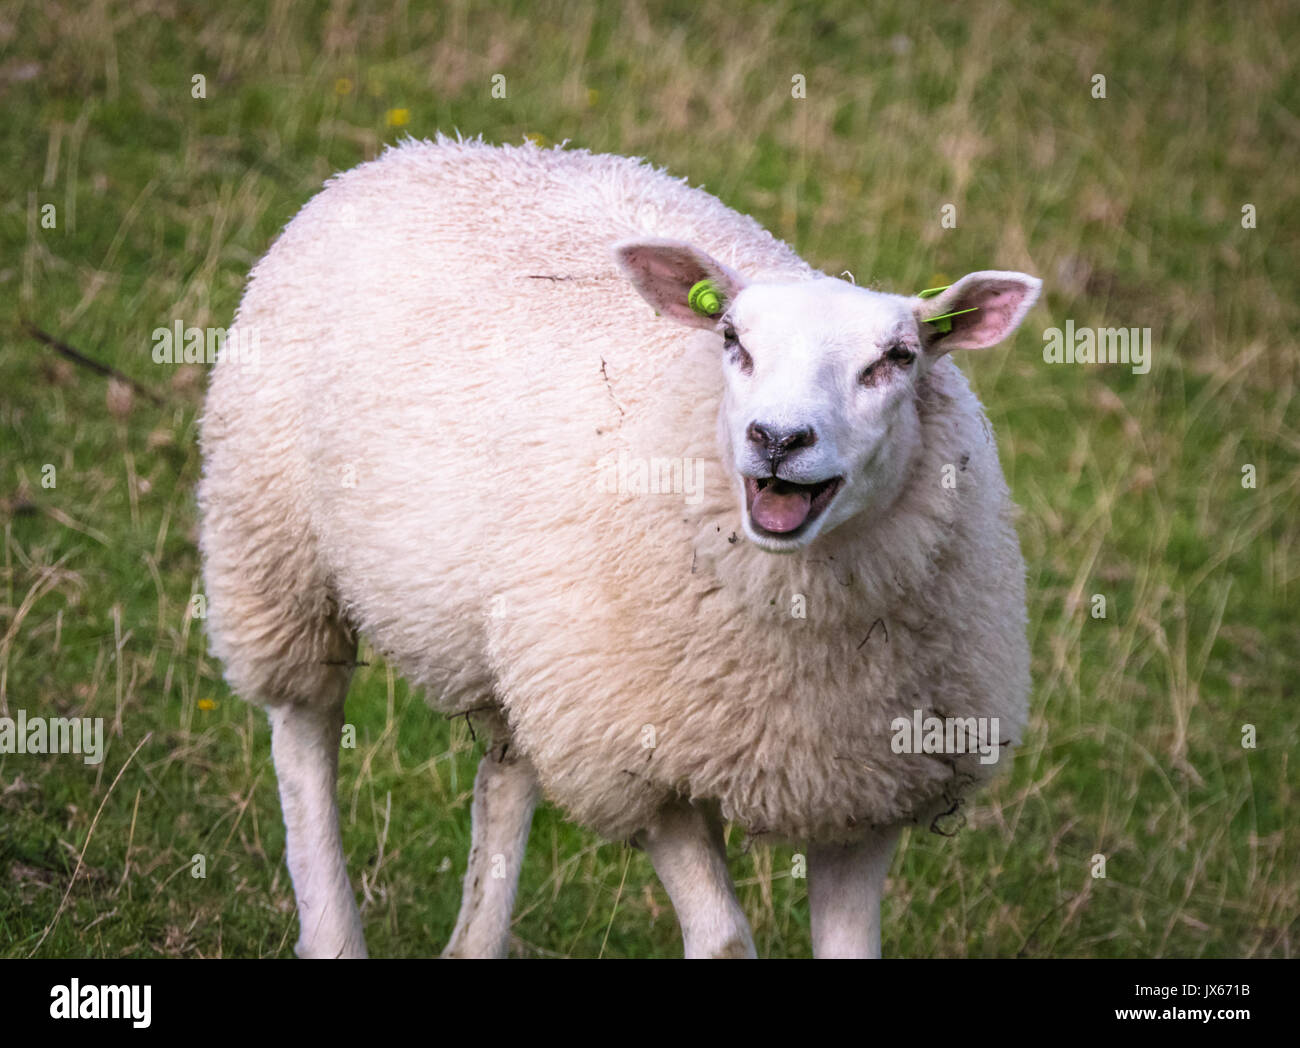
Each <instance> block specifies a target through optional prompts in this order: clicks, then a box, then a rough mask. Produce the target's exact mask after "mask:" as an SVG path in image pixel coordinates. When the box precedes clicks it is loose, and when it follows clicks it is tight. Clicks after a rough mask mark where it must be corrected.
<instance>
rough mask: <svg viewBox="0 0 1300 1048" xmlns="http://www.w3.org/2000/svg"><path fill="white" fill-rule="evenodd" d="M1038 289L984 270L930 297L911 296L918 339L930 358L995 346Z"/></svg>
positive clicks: (1028, 280) (1024, 279)
mask: <svg viewBox="0 0 1300 1048" xmlns="http://www.w3.org/2000/svg"><path fill="white" fill-rule="evenodd" d="M1042 286H1043V282H1042V281H1041V280H1039V279H1038V278H1037V277H1031V276H1026V275H1025V274H1024V273H1007V272H1001V271H999V270H993V269H988V270H983V271H981V272H979V273H971V274H969V275H967V276H964V277H962V278H961V279H960V280H959V281H957V283H955V284H953V285H952V286H950V287H949V288H947V289H946V290H944V291H941V292H940V293H939V294H938V295H935V296H933V297H931V298H921V297H920V296H917V298H916V299H915V300H914V303H913V306H912V310H913V312H914V313H915V314H916V319H917V326H918V327H919V328H920V329H921V340H922V342H923V343H924V345H925V348H926V350H927V351H928V352H930V353H934V354H936V355H937V354H940V353H947V352H948V351H949V350H950V349H986V348H987V347H989V346H994V345H997V344H998V343H999V342H1001V341H1002V340H1003V339H1004V338H1006V337H1007V336H1008V335H1010V334H1011V332H1013V331H1015V330H1016V328H1017V327H1019V326H1020V322H1021V321H1022V320H1024V319H1025V314H1026V313H1028V312H1029V308H1030V307H1031V306H1032V305H1033V304H1034V303H1035V302H1036V301H1037V300H1038V292H1039V290H1040V289H1041V288H1042ZM954 314H955V315H954ZM936 318H941V319H936Z"/></svg>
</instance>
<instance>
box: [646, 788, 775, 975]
mask: <svg viewBox="0 0 1300 1048" xmlns="http://www.w3.org/2000/svg"><path fill="white" fill-rule="evenodd" d="M641 843H642V845H643V847H644V848H645V850H646V851H647V852H648V853H649V855H650V861H651V862H652V863H654V868H655V873H657V874H658V875H659V880H660V881H662V882H663V886H664V888H665V889H667V891H668V897H669V898H670V899H671V900H672V903H673V909H674V910H676V911H677V921H678V923H679V924H680V925H681V927H682V941H683V943H684V945H685V948H686V956H687V957H688V958H700V957H755V956H757V954H756V953H755V950H754V938H753V936H752V935H751V934H750V931H749V922H748V921H747V920H745V913H744V911H743V910H742V909H741V908H740V903H739V902H738V901H737V900H736V892H735V889H734V888H733V887H732V884H731V876H730V874H728V873H727V847H726V843H725V842H724V841H723V837H722V823H721V821H720V820H719V819H717V818H716V817H714V816H713V815H712V814H711V813H709V812H706V811H703V810H701V809H700V808H697V807H694V806H692V805H690V804H684V803H683V804H673V805H670V806H668V807H665V808H663V809H662V810H661V811H660V813H659V816H658V818H657V819H656V821H655V823H654V824H653V825H652V826H650V827H649V828H648V829H647V830H646V831H645V833H644V834H642V835H641Z"/></svg>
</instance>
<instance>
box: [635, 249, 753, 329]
mask: <svg viewBox="0 0 1300 1048" xmlns="http://www.w3.org/2000/svg"><path fill="white" fill-rule="evenodd" d="M614 260H615V261H616V262H617V263H618V266H619V269H621V270H622V271H623V275H624V276H626V277H627V279H628V280H629V281H631V283H632V286H633V287H634V288H636V289H637V291H638V292H639V293H640V295H641V297H642V298H644V299H645V300H646V301H647V302H649V303H650V305H651V306H653V307H654V311H655V312H656V313H661V314H663V315H664V316H666V317H672V318H673V319H674V320H676V321H679V322H681V323H683V324H691V325H693V326H695V327H703V328H712V327H714V326H715V325H716V323H717V318H718V316H719V315H720V314H721V313H722V311H723V310H724V309H726V308H727V306H728V305H729V304H730V303H731V302H732V300H734V299H735V297H736V296H737V295H738V294H740V290H741V288H743V287H744V286H745V281H744V278H743V277H741V276H740V274H739V273H736V272H735V271H733V270H731V269H728V268H727V267H726V266H724V265H723V264H722V263H721V262H719V261H718V260H717V259H715V258H713V257H711V256H710V255H708V254H706V253H705V252H703V251H701V250H699V248H696V247H692V246H691V245H690V244H688V243H686V242H685V241H682V240H623V241H620V242H619V243H617V244H615V245H614ZM704 280H707V281H709V282H710V283H711V284H712V289H711V290H712V291H713V292H714V294H713V295H709V294H707V291H708V290H710V289H707V288H701V289H700V291H698V292H697V294H696V301H695V303H694V306H693V305H692V303H691V301H690V298H691V288H693V287H695V286H696V285H697V284H699V283H700V282H701V281H704Z"/></svg>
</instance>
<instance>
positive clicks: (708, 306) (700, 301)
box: [686, 279, 722, 317]
mask: <svg viewBox="0 0 1300 1048" xmlns="http://www.w3.org/2000/svg"><path fill="white" fill-rule="evenodd" d="M686 304H687V305H688V306H690V307H691V309H693V310H694V311H695V312H696V313H698V314H699V315H700V316H702V317H715V316H717V315H718V314H719V313H721V312H722V292H720V291H719V290H718V285H717V284H715V283H714V282H713V281H712V280H707V279H706V280H699V281H696V282H695V283H694V284H692V285H691V290H690V291H689V292H688V293H687V295H686Z"/></svg>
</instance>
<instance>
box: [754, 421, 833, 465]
mask: <svg viewBox="0 0 1300 1048" xmlns="http://www.w3.org/2000/svg"><path fill="white" fill-rule="evenodd" d="M746 436H748V437H749V439H750V441H751V443H754V444H757V445H758V446H759V447H761V448H762V449H763V450H765V451H766V452H767V453H768V454H769V455H771V456H772V457H774V458H779V457H781V456H783V455H786V454H788V453H789V452H791V451H794V450H795V449H796V448H810V447H812V446H813V445H814V444H816V443H817V434H816V433H815V432H814V431H813V429H812V427H811V426H801V427H800V428H798V429H781V428H779V427H777V426H773V425H769V424H766V423H763V422H751V423H750V424H749V430H748V432H747V433H746Z"/></svg>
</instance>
